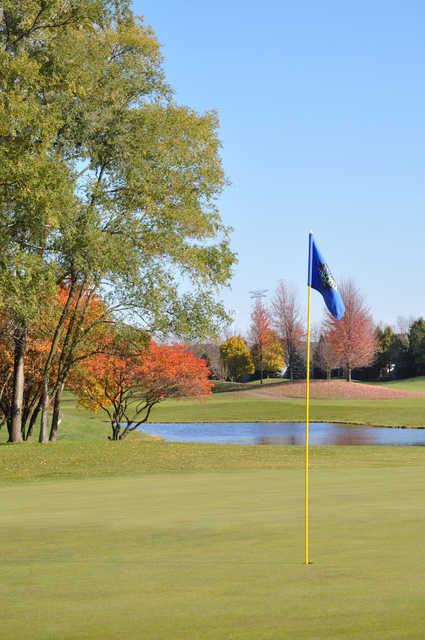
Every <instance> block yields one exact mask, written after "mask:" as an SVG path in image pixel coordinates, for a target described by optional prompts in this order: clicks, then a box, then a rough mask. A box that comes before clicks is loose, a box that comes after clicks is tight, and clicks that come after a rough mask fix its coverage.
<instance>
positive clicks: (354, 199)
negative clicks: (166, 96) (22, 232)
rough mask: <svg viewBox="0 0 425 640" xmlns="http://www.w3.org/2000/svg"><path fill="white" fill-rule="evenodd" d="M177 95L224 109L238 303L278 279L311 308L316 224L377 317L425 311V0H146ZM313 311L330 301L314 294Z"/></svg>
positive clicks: (229, 296) (332, 257) (141, 8)
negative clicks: (309, 276) (311, 242)
mask: <svg viewBox="0 0 425 640" xmlns="http://www.w3.org/2000/svg"><path fill="white" fill-rule="evenodd" d="M134 9H135V11H136V12H137V13H138V14H142V15H144V16H145V19H146V21H147V22H148V23H149V24H151V25H152V27H153V28H154V30H155V31H156V33H157V36H158V38H159V40H160V42H161V43H162V44H163V53H164V56H165V69H166V74H167V78H168V80H169V82H170V83H171V85H172V86H173V87H174V89H175V91H176V99H177V100H178V101H179V102H181V103H184V104H188V105H190V106H192V107H194V108H196V109H198V110H201V111H203V110H206V109H211V108H213V109H216V110H217V111H218V113H219V116H220V120H221V131H220V137H221V140H222V143H223V162H224V167H225V170H226V173H227V175H228V177H229V179H230V180H231V182H232V186H231V187H229V188H228V189H227V190H226V192H225V194H224V196H223V197H222V198H221V200H220V208H221V212H222V216H223V219H224V221H225V222H226V223H227V224H229V225H231V226H232V227H234V233H233V242H232V244H233V247H234V249H235V250H236V251H237V252H238V254H239V264H238V265H237V267H236V273H235V277H234V279H233V282H232V290H231V291H229V292H227V293H225V294H224V296H223V298H224V300H225V302H226V304H227V305H228V306H229V307H230V308H232V309H234V311H235V317H236V321H235V327H236V328H240V329H241V330H245V329H246V327H247V325H248V315H249V308H250V299H249V291H250V290H251V289H269V290H270V291H273V289H274V288H275V286H276V283H277V281H278V280H279V278H285V279H286V280H288V281H289V282H291V283H292V284H293V285H294V286H296V287H297V288H298V289H299V293H300V302H301V303H302V306H303V307H305V295H306V291H305V283H306V270H307V264H306V261H307V256H306V250H307V234H308V231H309V230H310V229H312V230H313V231H314V233H315V236H316V238H317V241H318V243H319V246H320V247H321V249H322V251H323V253H324V254H325V256H326V257H327V260H328V262H329V264H330V267H331V269H332V270H333V271H334V275H335V276H336V278H337V279H338V278H341V277H352V278H353V279H354V280H355V282H356V284H357V285H358V287H359V289H360V290H361V291H362V293H364V295H365V296H366V299H367V302H368V304H369V306H370V307H371V310H372V312H373V315H374V318H375V320H376V321H383V322H395V321H396V319H397V316H400V315H402V316H410V315H414V316H418V315H425V295H424V293H425V291H424V290H425V287H424V274H425V215H424V214H425V209H424V201H425V198H424V196H425V128H424V118H425V84H424V72H425V64H424V63H425V45H424V27H425V2H424V1H423V0H399V1H397V2H396V1H393V0H385V1H383V0H372V1H371V0H368V1H365V0H355V1H354V0H351V1H348V2H341V1H340V0H338V1H332V2H331V1H329V0H323V1H322V2H317V1H316V0H309V1H306V0H298V1H297V2H293V1H292V2H289V1H285V0H281V1H277V0H264V1H263V2H261V3H258V2H255V3H254V2H250V1H244V2H242V1H241V0H233V1H229V0H227V1H226V2H225V1H224V0H216V1H215V2H199V0H197V1H195V0H193V1H192V0H186V2H177V1H173V0H161V1H159V0H136V1H135V2H134ZM314 297H315V302H314V308H313V311H314V317H315V320H316V321H318V320H319V319H320V316H321V309H322V305H321V303H320V301H319V300H318V294H317V295H315V296H314Z"/></svg>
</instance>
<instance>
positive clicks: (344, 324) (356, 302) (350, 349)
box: [325, 280, 377, 382]
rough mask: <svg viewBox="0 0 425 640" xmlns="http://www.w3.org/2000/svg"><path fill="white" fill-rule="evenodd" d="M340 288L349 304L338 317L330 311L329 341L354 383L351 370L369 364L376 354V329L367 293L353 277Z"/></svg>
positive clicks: (327, 336)
mask: <svg viewBox="0 0 425 640" xmlns="http://www.w3.org/2000/svg"><path fill="white" fill-rule="evenodd" d="M340 291H341V295H342V298H343V300H344V305H345V315H344V317H343V318H342V319H341V320H336V319H335V318H334V317H333V316H332V315H331V314H329V313H328V317H327V320H326V322H325V329H326V340H327V341H328V344H329V345H330V347H331V349H332V351H333V352H334V354H335V355H336V356H337V360H338V363H339V365H340V366H341V367H343V368H344V369H345V374H346V379H347V381H348V382H351V372H352V370H353V369H357V368H359V367H367V366H368V365H369V364H371V362H372V361H373V359H374V357H375V354H376V348H377V346H376V332H375V326H374V323H373V320H372V316H371V314H370V311H369V309H368V307H367V306H366V305H365V302H364V299H363V296H362V295H361V294H360V292H359V291H358V289H357V288H356V286H355V285H354V283H353V282H352V281H351V280H348V281H346V282H343V283H341V285H340Z"/></svg>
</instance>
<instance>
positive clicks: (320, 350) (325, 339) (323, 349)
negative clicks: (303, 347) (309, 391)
mask: <svg viewBox="0 0 425 640" xmlns="http://www.w3.org/2000/svg"><path fill="white" fill-rule="evenodd" d="M314 361H315V363H316V365H317V367H318V368H319V369H321V370H322V371H323V372H324V373H325V374H326V378H327V379H328V380H330V379H331V377H332V369H335V368H336V367H338V364H339V356H338V355H337V354H336V353H335V351H334V350H333V348H332V344H331V342H330V340H329V335H328V333H327V332H326V331H322V332H321V333H320V335H319V339H318V341H317V345H316V349H315V353H314Z"/></svg>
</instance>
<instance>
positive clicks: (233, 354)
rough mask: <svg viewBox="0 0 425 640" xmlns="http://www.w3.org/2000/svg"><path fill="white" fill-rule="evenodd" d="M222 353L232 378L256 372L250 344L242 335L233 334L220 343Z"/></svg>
mask: <svg viewBox="0 0 425 640" xmlns="http://www.w3.org/2000/svg"><path fill="white" fill-rule="evenodd" d="M220 354H221V357H222V360H223V363H224V365H225V366H226V368H227V370H228V372H229V377H230V378H231V380H238V379H239V378H242V377H243V376H246V375H248V374H250V373H254V363H253V361H252V358H251V354H250V352H249V349H248V345H247V343H246V342H245V340H244V339H243V338H242V337H241V336H232V337H231V338H228V339H227V340H225V341H224V342H223V343H222V344H221V345H220Z"/></svg>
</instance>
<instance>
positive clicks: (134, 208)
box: [0, 0, 235, 334]
mask: <svg viewBox="0 0 425 640" xmlns="http://www.w3.org/2000/svg"><path fill="white" fill-rule="evenodd" d="M161 64H162V58H161V52H160V47H159V44H158V41H157V39H156V37H155V35H154V33H153V32H152V30H151V29H150V28H149V27H147V26H146V25H145V24H144V23H143V21H142V20H140V19H138V18H136V17H135V16H134V15H133V13H132V12H131V10H130V8H129V3H128V2H127V1H123V0H117V2H114V3H112V2H108V1H107V0H76V2H72V3H64V2H62V1H61V0H45V1H44V0H43V2H41V3H39V2H34V1H33V0H22V2H19V3H16V2H11V0H8V1H6V2H5V3H3V13H2V17H1V20H0V131H1V136H2V145H1V147H0V166H1V176H0V214H1V215H0V249H1V256H2V257H1V260H2V264H1V265H0V269H1V271H2V274H3V275H2V276H1V278H0V285H1V284H2V283H5V282H9V283H11V284H12V289H13V292H14V293H13V296H11V297H10V298H9V301H8V304H9V306H10V307H11V308H12V309H13V310H14V311H15V312H16V313H17V314H19V315H20V316H22V317H23V318H24V319H26V318H27V317H28V318H31V317H32V316H33V315H34V310H33V306H34V301H35V300H37V299H41V298H42V296H40V292H41V290H42V288H43V286H45V283H46V280H47V281H50V279H51V278H54V279H56V281H63V280H64V279H66V278H69V277H73V278H74V279H76V280H77V281H79V282H83V283H85V284H88V283H90V284H93V285H95V286H96V287H97V288H98V290H104V291H107V292H108V294H109V296H110V298H111V301H112V302H113V305H114V306H115V307H119V308H120V309H122V310H124V309H125V311H126V313H127V314H128V313H129V311H130V312H131V311H132V312H133V313H134V315H135V317H136V318H137V319H138V321H139V322H142V324H143V326H144V327H145V328H147V329H149V330H152V329H160V330H162V331H164V332H168V333H169V332H174V333H175V334H190V333H191V332H192V333H194V332H196V330H197V332H198V333H199V334H208V333H211V332H213V331H215V330H217V328H218V326H220V324H221V322H222V321H224V320H225V319H227V316H226V313H225V311H224V309H223V307H222V305H221V304H220V303H217V302H216V300H215V297H216V290H217V287H219V286H222V285H225V284H226V283H227V282H228V280H229V278H230V275H231V268H232V264H233V263H234V260H235V257H234V254H233V253H232V251H231V250H230V248H229V230H228V229H227V228H226V227H225V226H224V225H223V224H222V222H221V220H220V216H219V213H218V211H217V209H216V204H215V201H216V198H217V196H218V195H219V194H220V192H221V190H222V188H223V186H224V184H225V178H224V174H223V170H222V167H221V161H220V155H219V151H220V142H219V139H218V136H217V128H218V120H217V116H216V114H215V113H206V114H197V113H196V112H194V111H193V110H191V109H189V108H187V107H181V106H178V105H176V104H175V103H174V102H173V99H172V92H171V91H170V88H169V87H168V85H167V84H166V82H165V79H164V73H163V70H162V66H161ZM28 256H37V259H38V260H39V261H40V265H39V266H38V269H39V270H41V272H42V273H43V276H42V277H39V278H38V284H39V286H38V289H37V290H36V287H35V284H34V278H33V277H32V276H31V273H32V272H33V271H34V265H33V258H32V257H30V258H28ZM28 260H29V261H30V267H25V268H26V269H28V272H29V275H28V278H27V279H26V280H25V281H24V282H23V281H22V280H23V277H22V269H19V268H18V267H19V265H21V264H23V263H25V264H26V261H28ZM18 272H19V274H18ZM17 274H18V275H17ZM182 281H184V282H185V283H187V284H188V286H189V287H191V291H190V292H188V291H187V290H186V289H185V290H182V289H181V286H180V283H181V282H182ZM28 289H31V293H32V295H29V296H28V295H27V292H28ZM0 293H1V292H0ZM7 297H8V290H7V288H3V295H2V296H1V299H2V301H3V302H4V303H5V301H6V299H7ZM26 301H28V308H27V307H26V305H25V302H26ZM40 306H42V305H41V304H40Z"/></svg>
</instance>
